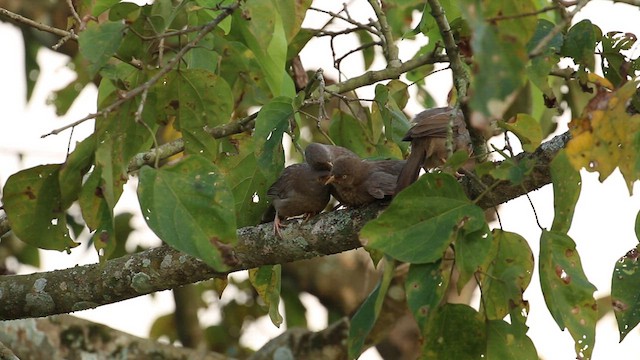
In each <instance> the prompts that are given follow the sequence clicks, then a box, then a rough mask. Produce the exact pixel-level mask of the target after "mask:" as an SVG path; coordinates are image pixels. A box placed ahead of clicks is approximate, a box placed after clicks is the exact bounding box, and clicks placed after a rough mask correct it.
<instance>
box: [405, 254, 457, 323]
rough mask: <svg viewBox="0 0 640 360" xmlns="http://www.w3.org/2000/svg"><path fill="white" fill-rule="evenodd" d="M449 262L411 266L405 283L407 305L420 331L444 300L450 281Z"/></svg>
mask: <svg viewBox="0 0 640 360" xmlns="http://www.w3.org/2000/svg"><path fill="white" fill-rule="evenodd" d="M450 266H451V262H450V261H443V260H437V261H436V262H432V263H427V264H411V266H410V267H409V274H408V275H407V280H406V281H405V291H406V294H407V305H408V306H409V309H410V310H411V312H412V313H413V316H414V317H415V319H416V321H417V322H418V326H419V328H420V329H424V328H425V327H426V326H427V322H428V319H429V318H430V317H432V316H434V315H433V314H435V313H436V312H437V311H438V309H437V307H438V305H439V304H440V302H441V301H442V299H444V297H445V295H446V294H447V289H448V288H449V280H450V279H451V269H450Z"/></svg>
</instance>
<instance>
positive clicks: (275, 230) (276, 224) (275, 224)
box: [273, 213, 287, 239]
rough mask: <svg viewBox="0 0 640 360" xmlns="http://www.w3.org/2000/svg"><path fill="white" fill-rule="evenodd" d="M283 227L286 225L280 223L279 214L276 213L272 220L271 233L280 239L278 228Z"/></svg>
mask: <svg viewBox="0 0 640 360" xmlns="http://www.w3.org/2000/svg"><path fill="white" fill-rule="evenodd" d="M285 227H287V225H285V224H283V223H282V221H281V220H280V216H278V214H277V213H276V218H275V219H274V220H273V235H275V236H277V237H279V238H281V239H282V230H280V229H281V228H285Z"/></svg>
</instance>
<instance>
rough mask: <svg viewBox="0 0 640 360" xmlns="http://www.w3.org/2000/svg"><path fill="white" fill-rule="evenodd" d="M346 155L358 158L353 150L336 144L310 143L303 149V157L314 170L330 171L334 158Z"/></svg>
mask: <svg viewBox="0 0 640 360" xmlns="http://www.w3.org/2000/svg"><path fill="white" fill-rule="evenodd" d="M341 156H346V157H353V158H358V155H356V154H355V153H354V152H353V151H351V150H349V149H347V148H345V147H342V146H336V145H325V144H320V143H311V144H309V145H307V147H306V148H305V149H304V159H305V161H306V162H307V164H309V165H311V167H313V168H314V169H316V170H326V171H331V168H333V162H334V161H335V159H337V158H339V157H341Z"/></svg>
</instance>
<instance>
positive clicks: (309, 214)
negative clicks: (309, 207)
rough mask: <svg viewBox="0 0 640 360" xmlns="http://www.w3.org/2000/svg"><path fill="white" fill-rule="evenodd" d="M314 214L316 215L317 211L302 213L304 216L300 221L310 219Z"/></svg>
mask: <svg viewBox="0 0 640 360" xmlns="http://www.w3.org/2000/svg"><path fill="white" fill-rule="evenodd" d="M316 215H318V213H317V212H308V213H305V214H304V217H303V218H302V221H303V222H307V221H309V219H311V218H312V217H314V216H316Z"/></svg>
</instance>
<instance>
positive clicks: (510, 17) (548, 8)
mask: <svg viewBox="0 0 640 360" xmlns="http://www.w3.org/2000/svg"><path fill="white" fill-rule="evenodd" d="M558 8H559V6H558V5H551V6H546V7H543V8H542V9H540V10H536V11H530V12H525V13H519V14H513V15H502V16H495V17H492V18H488V19H486V21H488V22H495V21H502V20H513V19H519V18H523V17H527V16H535V15H539V14H542V13H545V12H547V11H551V10H557V9H558Z"/></svg>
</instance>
